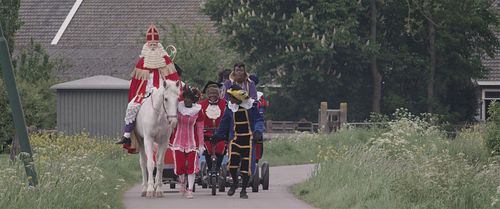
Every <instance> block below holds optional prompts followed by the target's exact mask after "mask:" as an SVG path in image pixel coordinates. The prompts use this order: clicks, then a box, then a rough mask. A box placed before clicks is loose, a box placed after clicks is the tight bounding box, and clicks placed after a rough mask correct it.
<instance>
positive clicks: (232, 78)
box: [222, 63, 257, 101]
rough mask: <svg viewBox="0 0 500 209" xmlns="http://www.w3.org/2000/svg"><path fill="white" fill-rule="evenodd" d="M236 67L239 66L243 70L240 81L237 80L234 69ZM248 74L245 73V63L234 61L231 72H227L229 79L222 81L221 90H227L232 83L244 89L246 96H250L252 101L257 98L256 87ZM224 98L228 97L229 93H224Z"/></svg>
mask: <svg viewBox="0 0 500 209" xmlns="http://www.w3.org/2000/svg"><path fill="white" fill-rule="evenodd" d="M237 67H241V68H243V69H244V70H245V75H244V78H243V80H242V81H237V79H236V75H235V71H236V68H237ZM249 76H250V75H249V74H248V73H247V71H246V69H245V64H243V63H236V64H234V68H233V71H232V72H231V74H229V80H226V81H224V86H223V88H222V90H223V91H226V90H228V89H229V88H230V87H231V86H232V85H233V84H236V85H239V86H240V87H241V88H242V89H243V90H244V91H246V92H247V93H248V96H250V98H252V99H253V100H254V101H256V100H257V89H256V87H255V83H254V82H253V81H252V80H250V78H249ZM225 99H226V100H228V99H229V94H227V93H226V94H225Z"/></svg>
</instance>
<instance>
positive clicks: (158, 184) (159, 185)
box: [155, 142, 167, 197]
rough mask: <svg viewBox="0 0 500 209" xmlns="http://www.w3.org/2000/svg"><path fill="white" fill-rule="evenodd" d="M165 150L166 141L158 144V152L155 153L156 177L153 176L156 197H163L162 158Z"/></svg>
mask: <svg viewBox="0 0 500 209" xmlns="http://www.w3.org/2000/svg"><path fill="white" fill-rule="evenodd" d="M166 150H167V143H166V142H163V143H162V144H158V152H157V153H156V177H155V188H156V195H155V196H156V197H163V159H164V158H165V151H166Z"/></svg>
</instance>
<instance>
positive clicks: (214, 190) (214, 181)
mask: <svg viewBox="0 0 500 209" xmlns="http://www.w3.org/2000/svg"><path fill="white" fill-rule="evenodd" d="M210 178H211V180H210V181H211V182H210V183H211V184H210V186H211V187H212V195H215V194H217V176H212V177H210Z"/></svg>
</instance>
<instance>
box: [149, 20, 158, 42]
mask: <svg viewBox="0 0 500 209" xmlns="http://www.w3.org/2000/svg"><path fill="white" fill-rule="evenodd" d="M159 40H160V35H158V29H157V28H156V26H155V25H153V24H151V25H150V26H149V28H148V32H147V33H146V41H159Z"/></svg>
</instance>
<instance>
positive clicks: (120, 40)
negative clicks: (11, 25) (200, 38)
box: [16, 0, 215, 80]
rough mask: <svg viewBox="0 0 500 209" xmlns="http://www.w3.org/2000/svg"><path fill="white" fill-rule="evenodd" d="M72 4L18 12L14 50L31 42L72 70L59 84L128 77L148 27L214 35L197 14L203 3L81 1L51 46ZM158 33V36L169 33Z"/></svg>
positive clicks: (28, 6) (27, 6)
mask: <svg viewBox="0 0 500 209" xmlns="http://www.w3.org/2000/svg"><path fill="white" fill-rule="evenodd" d="M75 1H76V0H23V1H21V6H20V9H19V19H20V21H21V22H22V26H21V28H20V29H19V30H18V31H17V34H16V36H17V37H16V38H17V39H16V50H18V49H22V48H24V47H27V46H28V45H29V43H30V39H33V40H34V41H35V42H36V43H40V44H41V45H42V46H44V47H45V48H46V49H47V51H48V53H49V55H50V56H51V57H52V58H64V59H65V60H66V61H68V63H69V64H70V65H71V67H69V69H67V70H66V71H64V72H63V73H61V74H58V75H57V76H58V77H59V78H62V79H64V80H68V79H77V78H83V77H88V76H93V75H99V74H104V75H111V76H115V77H120V78H129V75H130V73H129V72H130V71H131V69H132V68H133V66H134V64H135V62H136V61H137V59H138V56H139V53H140V51H141V48H142V45H143V44H144V42H145V40H144V39H145V35H144V34H145V32H146V30H147V28H148V26H149V24H151V23H167V21H168V22H171V23H174V24H176V25H177V26H180V27H182V28H183V29H186V30H188V31H189V30H194V29H195V28H197V27H202V29H203V30H205V31H207V32H208V33H213V34H214V33H215V28H214V27H213V22H211V21H210V18H209V17H208V16H206V15H204V14H203V13H202V12H201V7H200V6H201V3H202V2H203V0H143V1H137V0H106V1H103V0H83V1H82V2H81V4H80V6H79V7H78V10H76V13H75V14H74V16H73V18H72V19H71V21H70V22H69V24H68V26H67V27H66V30H65V31H64V33H63V34H62V36H61V38H60V39H59V42H58V43H57V44H56V45H51V41H52V40H53V39H54V37H55V36H56V34H57V32H58V31H59V29H60V27H61V25H62V24H63V22H64V21H65V19H66V16H68V13H69V12H70V10H71V9H72V7H73V5H74V4H75ZM165 26H167V24H165ZM158 29H159V32H160V36H166V35H167V34H168V31H165V30H164V29H162V28H161V27H158ZM160 38H161V37H160Z"/></svg>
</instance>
